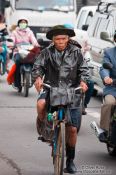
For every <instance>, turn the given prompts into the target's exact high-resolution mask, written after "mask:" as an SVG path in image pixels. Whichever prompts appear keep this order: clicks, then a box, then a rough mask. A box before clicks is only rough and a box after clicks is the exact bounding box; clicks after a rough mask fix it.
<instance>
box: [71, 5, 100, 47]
mask: <svg viewBox="0 0 116 175" xmlns="http://www.w3.org/2000/svg"><path fill="white" fill-rule="evenodd" d="M96 9H97V6H84V7H82V8H81V9H80V11H79V13H78V15H77V18H76V21H75V25H74V31H75V34H76V36H75V37H74V39H75V40H76V41H78V42H79V43H80V44H81V45H82V44H83V42H84V41H85V40H86V39H87V28H88V26H89V25H90V23H91V20H92V18H93V16H94V14H95V12H96Z"/></svg>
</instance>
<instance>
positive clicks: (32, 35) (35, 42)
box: [30, 31, 40, 46]
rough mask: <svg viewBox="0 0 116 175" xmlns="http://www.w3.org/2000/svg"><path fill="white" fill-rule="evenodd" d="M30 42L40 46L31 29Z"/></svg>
mask: <svg viewBox="0 0 116 175" xmlns="http://www.w3.org/2000/svg"><path fill="white" fill-rule="evenodd" d="M30 42H31V43H32V44H33V46H40V45H39V44H38V42H37V40H36V38H35V35H34V33H33V32H32V31H30Z"/></svg>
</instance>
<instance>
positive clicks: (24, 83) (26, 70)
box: [13, 44, 33, 97]
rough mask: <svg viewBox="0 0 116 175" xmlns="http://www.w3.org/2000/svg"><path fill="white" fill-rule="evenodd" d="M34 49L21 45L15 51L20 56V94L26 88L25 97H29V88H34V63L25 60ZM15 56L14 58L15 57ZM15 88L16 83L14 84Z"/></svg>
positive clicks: (28, 45) (27, 45) (30, 46)
mask: <svg viewBox="0 0 116 175" xmlns="http://www.w3.org/2000/svg"><path fill="white" fill-rule="evenodd" d="M32 49H33V46H32V45H30V44H20V45H17V46H16V47H15V49H14V52H15V51H16V52H17V53H19V55H20V80H19V81H20V85H21V86H20V87H18V88H17V89H18V92H22V88H24V96H25V97H28V95H29V88H31V87H32V86H33V84H32V66H33V63H31V62H26V61H27V59H25V58H26V57H27V56H28V54H29V53H30V51H31V50H32ZM15 54H16V53H14V54H13V57H15ZM13 85H14V87H15V83H14V84H13Z"/></svg>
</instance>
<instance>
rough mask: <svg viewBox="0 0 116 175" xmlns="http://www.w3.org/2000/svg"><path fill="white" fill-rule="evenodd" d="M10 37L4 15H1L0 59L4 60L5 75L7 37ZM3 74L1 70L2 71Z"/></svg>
mask: <svg viewBox="0 0 116 175" xmlns="http://www.w3.org/2000/svg"><path fill="white" fill-rule="evenodd" d="M7 35H8V32H7V28H6V24H5V19H4V16H3V15H2V14H0V57H2V58H3V60H4V70H3V72H4V73H5V70H6V61H7V46H6V43H5V42H4V41H5V37H6V36H7ZM0 72H1V70H0Z"/></svg>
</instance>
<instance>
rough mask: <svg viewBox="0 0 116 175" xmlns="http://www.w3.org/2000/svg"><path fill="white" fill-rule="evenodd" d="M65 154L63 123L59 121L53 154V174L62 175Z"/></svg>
mask: <svg viewBox="0 0 116 175" xmlns="http://www.w3.org/2000/svg"><path fill="white" fill-rule="evenodd" d="M64 155H65V124H64V123H62V122H61V123H60V127H59V130H58V135H57V141H56V154H55V156H54V174H55V175H63V169H64Z"/></svg>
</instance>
